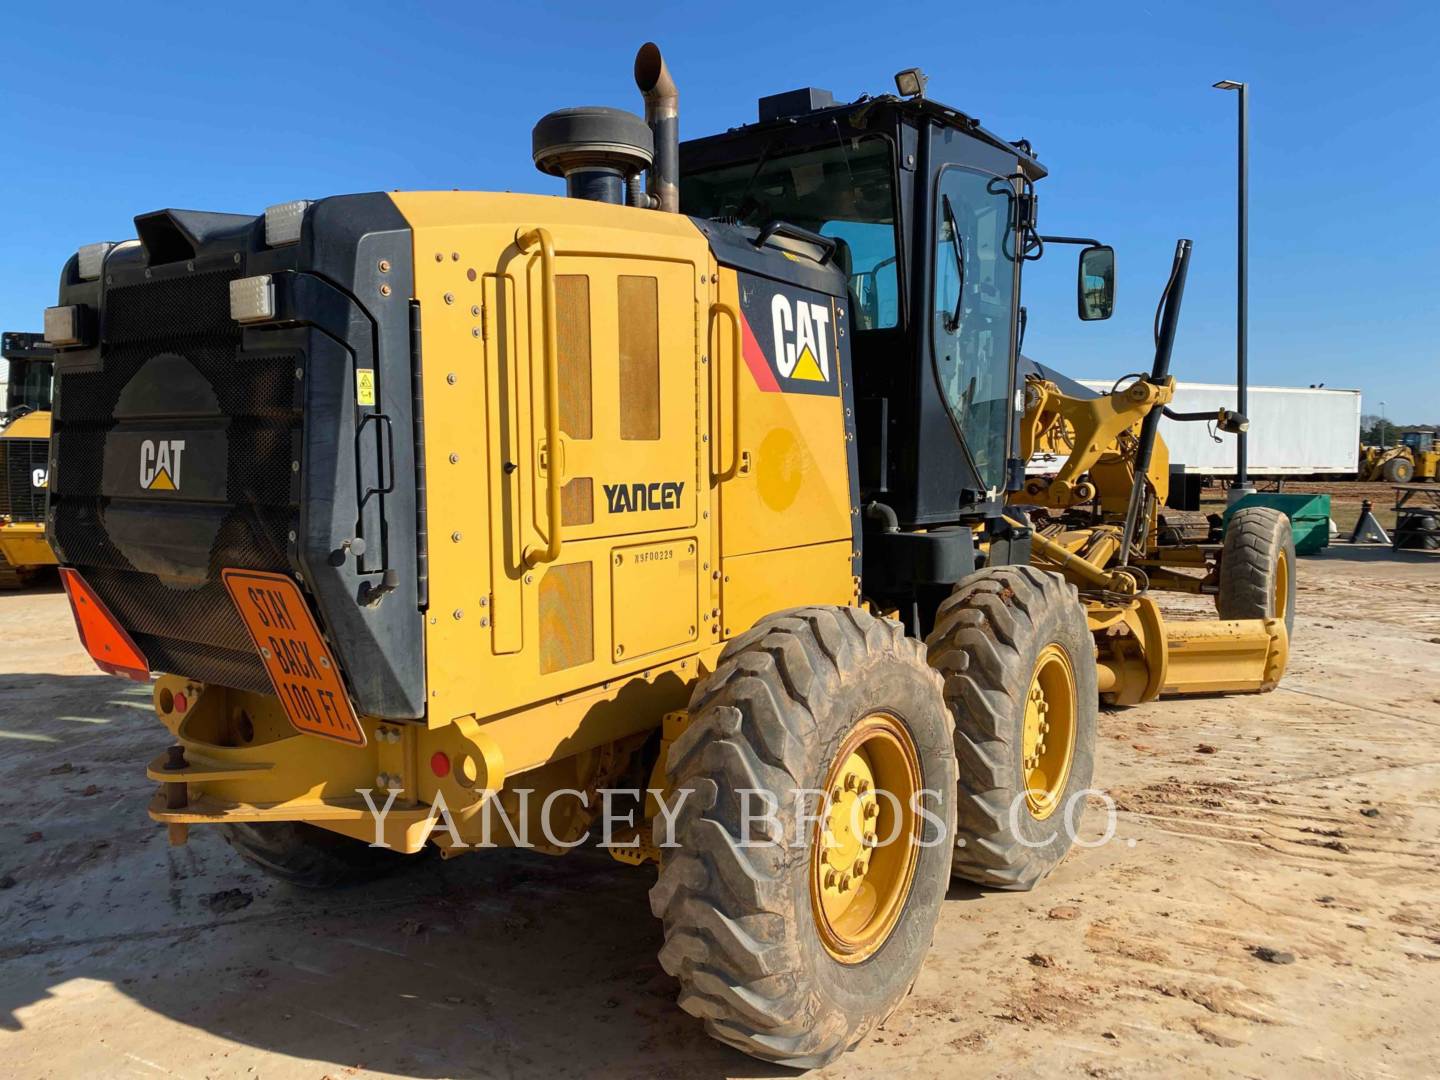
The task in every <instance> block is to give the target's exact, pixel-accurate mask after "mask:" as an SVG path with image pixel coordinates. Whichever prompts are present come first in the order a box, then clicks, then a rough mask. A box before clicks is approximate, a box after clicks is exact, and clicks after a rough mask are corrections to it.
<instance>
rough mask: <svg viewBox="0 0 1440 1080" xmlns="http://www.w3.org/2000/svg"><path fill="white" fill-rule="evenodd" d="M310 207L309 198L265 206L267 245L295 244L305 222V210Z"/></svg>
mask: <svg viewBox="0 0 1440 1080" xmlns="http://www.w3.org/2000/svg"><path fill="white" fill-rule="evenodd" d="M309 208H310V200H309V199H295V200H293V201H291V202H282V203H276V204H275V205H274V206H267V207H266V208H265V245H266V246H267V247H279V246H280V245H281V244H293V243H295V242H296V241H297V240H299V239H300V229H301V228H302V226H304V224H305V211H306V210H308V209H309Z"/></svg>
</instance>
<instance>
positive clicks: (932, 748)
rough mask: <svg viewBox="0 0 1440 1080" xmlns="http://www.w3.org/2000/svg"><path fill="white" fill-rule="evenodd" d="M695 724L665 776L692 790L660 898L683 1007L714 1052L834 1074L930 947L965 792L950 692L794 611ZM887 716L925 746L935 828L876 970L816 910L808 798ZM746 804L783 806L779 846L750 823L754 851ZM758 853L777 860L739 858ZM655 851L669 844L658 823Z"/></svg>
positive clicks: (702, 692)
mask: <svg viewBox="0 0 1440 1080" xmlns="http://www.w3.org/2000/svg"><path fill="white" fill-rule="evenodd" d="M690 713H691V716H692V717H693V720H692V722H691V724H690V726H689V728H688V729H687V730H686V732H685V733H684V735H683V736H682V737H681V738H680V739H678V740H676V742H675V744H674V745H673V746H672V747H671V749H670V754H669V759H668V773H669V782H670V785H671V788H672V790H676V791H679V790H682V789H686V788H688V789H691V791H690V794H689V796H688V797H687V799H686V801H685V802H684V804H683V805H682V807H681V809H680V810H679V812H678V814H677V823H676V827H675V834H674V839H675V841H676V842H677V843H678V845H679V846H678V847H674V848H670V849H663V848H662V851H663V853H664V862H663V867H662V870H661V872H660V877H659V880H658V882H657V883H656V885H655V886H654V888H653V889H651V892H650V905H651V908H652V909H653V910H654V912H655V914H656V915H657V916H659V917H660V918H661V919H662V920H663V921H664V928H665V945H664V948H663V949H662V950H661V952H660V963H661V965H662V966H663V967H664V968H665V970H666V971H667V972H669V973H670V974H671V975H673V976H675V977H676V978H677V979H678V980H679V981H680V987H681V990H680V1006H681V1007H682V1008H683V1009H685V1011H686V1012H689V1013H691V1014H692V1015H694V1016H697V1017H699V1018H701V1019H702V1020H704V1021H705V1027H706V1030H707V1031H708V1032H709V1033H710V1034H711V1035H712V1036H713V1037H715V1038H716V1039H719V1040H720V1041H721V1042H724V1043H728V1044H729V1045H731V1046H734V1047H737V1048H738V1049H740V1050H743V1051H745V1052H746V1053H748V1054H751V1055H753V1056H755V1057H759V1058H763V1059H765V1060H767V1061H774V1062H780V1063H783V1064H786V1065H791V1066H797V1067H814V1066H819V1065H823V1064H825V1063H826V1062H828V1061H830V1060H832V1059H833V1058H835V1057H836V1056H837V1055H839V1054H840V1053H842V1052H843V1051H844V1050H846V1049H848V1048H849V1047H851V1046H853V1045H855V1044H856V1043H857V1042H859V1041H860V1039H862V1038H863V1037H864V1036H865V1034H866V1033H867V1032H868V1031H869V1030H870V1029H871V1028H872V1027H874V1026H875V1025H876V1024H878V1023H880V1022H881V1021H883V1020H884V1019H885V1017H887V1016H888V1015H889V1014H890V1013H891V1012H892V1011H893V1010H894V1008H895V1007H896V1005H897V1004H898V1003H899V1002H900V1000H901V999H902V998H903V997H904V996H905V994H906V993H907V992H908V991H909V988H910V986H911V985H912V984H913V982H914V980H915V977H916V975H917V974H918V972H919V970H920V965H921V962H922V960H923V959H924V956H925V953H926V951H927V950H928V949H929V947H930V944H931V940H932V938H933V937H934V933H935V924H936V920H937V918H938V916H939V908H940V903H941V900H942V899H943V898H944V895H945V892H946V889H947V887H948V880H949V861H950V860H949V844H948V842H947V841H946V837H947V836H948V835H949V832H948V831H949V830H950V829H951V828H953V822H954V797H953V790H954V783H955V764H954V754H953V750H952V746H951V739H950V724H949V717H948V715H947V714H946V712H945V707H944V702H943V699H942V697H941V691H940V681H939V679H938V678H937V677H936V675H935V673H934V672H933V671H932V670H931V669H930V668H929V667H928V665H927V664H926V662H925V652H924V647H923V646H922V645H921V644H920V643H919V642H917V641H914V640H912V639H909V638H906V637H905V636H904V633H903V631H902V629H901V628H900V627H899V626H898V625H897V624H895V623H893V622H889V621H887V620H883V619H878V618H875V617H874V616H871V615H869V614H867V613H865V612H863V611H860V610H858V609H853V608H829V607H810V608H798V609H795V610H793V611H787V612H781V613H779V614H777V615H773V616H770V617H768V618H766V619H765V620H763V621H762V622H761V623H759V624H758V625H757V626H755V627H754V628H753V629H752V630H750V631H749V632H748V633H746V634H744V635H743V636H741V637H739V638H737V639H736V640H734V641H732V642H731V643H730V644H729V645H728V646H727V647H726V649H725V652H724V653H723V654H722V656H721V659H720V663H719V665H718V667H717V668H716V670H715V671H714V673H712V674H711V675H710V676H709V677H708V678H707V679H705V680H704V681H703V682H701V683H700V684H699V685H698V686H697V687H696V688H695V691H694V694H693V696H692V697H691V701H690ZM880 713H883V714H888V715H889V716H890V717H893V718H895V719H896V720H897V721H899V723H900V724H902V725H903V726H904V730H905V732H907V733H908V736H909V738H910V739H911V741H912V742H913V745H914V748H915V751H916V758H917V760H918V764H919V775H920V781H921V787H922V788H923V789H926V790H929V791H930V792H932V793H933V794H932V795H931V796H930V797H928V798H926V800H925V802H924V806H925V807H926V809H927V810H928V811H929V812H930V813H932V814H934V815H935V819H934V820H933V821H932V820H929V819H925V820H922V821H921V822H920V823H919V829H920V832H919V835H920V837H921V838H922V843H921V845H920V846H919V847H918V857H917V859H916V862H915V866H914V874H913V877H912V878H911V879H910V886H909V891H908V894H907V895H905V897H904V900H903V905H902V906H901V907H900V908H899V909H898V910H899V915H898V921H896V922H895V924H894V925H893V928H892V929H890V930H889V932H888V936H885V937H884V938H883V941H882V942H881V943H880V944H878V947H877V948H875V949H874V951H873V952H871V953H870V954H869V955H868V956H866V957H865V958H864V959H862V960H859V961H858V962H841V961H840V960H837V959H836V958H835V957H834V956H833V955H832V954H831V952H830V951H828V950H827V948H826V946H825V944H824V943H823V942H822V940H821V937H820V930H819V928H818V925H817V916H816V915H815V913H814V910H813V908H812V903H811V897H810V881H811V850H812V846H813V843H814V831H815V829H814V825H813V822H812V823H806V822H804V821H802V820H801V815H800V814H798V813H797V809H798V808H797V800H796V795H797V792H801V791H804V790H805V789H810V790H811V791H814V790H815V789H819V788H820V787H821V785H822V784H823V783H824V782H825V780H826V778H827V776H828V775H829V772H830V769H831V766H832V764H833V762H834V761H835V759H836V756H837V751H839V750H841V749H843V747H844V745H845V739H846V737H847V733H850V732H852V731H853V730H854V729H855V728H856V726H857V721H860V720H862V719H864V718H866V717H874V716H875V715H876V714H880ZM877 786H878V785H877ZM742 789H752V790H754V789H759V790H764V791H768V792H770V793H772V794H773V795H774V796H775V798H776V800H777V803H778V810H777V812H776V819H777V820H778V821H779V822H780V833H781V834H780V835H778V836H776V835H770V836H761V835H756V834H757V833H759V832H761V831H762V829H757V828H755V827H754V825H753V823H752V828H751V836H749V837H747V836H746V835H745V833H744V829H743V819H742V802H741V797H740V796H739V795H738V794H737V792H739V791H740V790H742ZM816 801H818V799H817V800H816ZM940 823H943V829H944V830H945V831H944V832H942V831H941V829H942V825H941V824H940ZM746 839H749V840H752V841H759V840H762V839H766V840H770V841H772V842H770V843H762V844H758V845H757V846H753V847H748V848H747V847H742V846H740V845H741V842H742V840H746ZM655 840H656V842H657V844H663V842H664V840H665V836H664V828H663V821H661V820H659V819H657V822H656V830H655ZM773 841H778V842H773Z"/></svg>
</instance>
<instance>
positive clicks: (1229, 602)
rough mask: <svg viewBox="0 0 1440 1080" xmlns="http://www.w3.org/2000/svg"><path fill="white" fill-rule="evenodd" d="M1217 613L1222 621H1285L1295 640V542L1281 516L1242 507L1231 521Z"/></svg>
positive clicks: (1264, 508) (1223, 553)
mask: <svg viewBox="0 0 1440 1080" xmlns="http://www.w3.org/2000/svg"><path fill="white" fill-rule="evenodd" d="M1215 608H1216V610H1217V611H1218V612H1219V614H1220V618H1222V619H1275V618H1283V619H1284V620H1285V633H1286V635H1287V636H1288V637H1289V638H1290V640H1291V641H1293V640H1295V538H1294V536H1293V535H1292V534H1291V531H1290V519H1289V518H1288V517H1286V516H1285V515H1284V514H1282V513H1281V512H1280V511H1279V510H1272V509H1270V507H1268V506H1246V507H1243V508H1242V509H1240V510H1237V511H1235V513H1234V514H1232V515H1231V516H1230V523H1229V524H1228V525H1227V526H1226V527H1225V544H1224V547H1223V549H1222V550H1221V552H1220V591H1219V592H1217V593H1216V594H1215Z"/></svg>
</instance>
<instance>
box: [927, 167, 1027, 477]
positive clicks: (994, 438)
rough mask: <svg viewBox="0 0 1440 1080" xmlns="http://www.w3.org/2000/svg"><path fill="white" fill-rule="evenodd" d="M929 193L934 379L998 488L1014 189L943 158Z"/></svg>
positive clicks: (1007, 407)
mask: <svg viewBox="0 0 1440 1080" xmlns="http://www.w3.org/2000/svg"><path fill="white" fill-rule="evenodd" d="M936 196H937V197H936V205H935V212H934V221H935V233H934V247H933V251H932V257H933V259H934V271H935V272H934V291H933V295H932V303H931V305H930V311H929V312H928V315H929V320H930V327H929V331H930V334H931V344H932V351H933V358H934V365H935V379H936V382H937V383H938V385H939V387H940V393H941V397H942V398H943V399H944V403H945V407H946V409H947V411H948V412H949V414H950V419H951V421H952V423H953V424H954V425H955V428H956V430H957V431H958V432H959V434H960V437H961V438H962V439H963V440H964V442H965V446H966V448H967V449H968V450H969V453H970V456H971V458H972V459H973V463H974V465H975V467H976V469H977V470H978V471H979V474H980V480H981V482H982V483H983V484H984V485H985V487H986V488H987V489H989V490H990V491H992V492H993V491H1001V490H1004V488H1005V481H1006V477H1005V461H1006V457H1007V456H1008V455H1007V450H1008V447H1009V441H1008V439H1009V431H1010V422H1011V417H1012V415H1013V414H1014V412H1015V408H1014V382H1013V370H1014V366H1013V363H1012V353H1013V351H1014V347H1015V342H1014V331H1015V295H1016V283H1017V269H1016V261H1015V258H1014V252H1015V238H1014V231H1013V210H1012V207H1013V205H1014V201H1015V192H1014V189H1013V187H1012V186H1011V182H1010V181H1009V180H1007V179H1005V178H1003V177H1000V176H997V175H995V174H993V173H990V172H986V171H983V170H980V169H975V168H969V167H966V166H961V165H946V166H944V167H942V169H941V171H940V175H939V180H938V185H937V192H936Z"/></svg>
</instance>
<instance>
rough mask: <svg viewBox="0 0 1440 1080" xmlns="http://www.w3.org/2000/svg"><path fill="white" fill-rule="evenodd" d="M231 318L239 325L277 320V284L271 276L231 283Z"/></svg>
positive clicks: (266, 275)
mask: <svg viewBox="0 0 1440 1080" xmlns="http://www.w3.org/2000/svg"><path fill="white" fill-rule="evenodd" d="M230 317H231V318H232V319H234V320H235V321H236V322H238V323H251V322H265V321H266V320H267V319H273V318H275V283H274V281H272V280H271V278H270V275H269V274H260V275H259V276H257V277H247V278H236V279H235V280H234V281H232V282H230Z"/></svg>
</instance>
